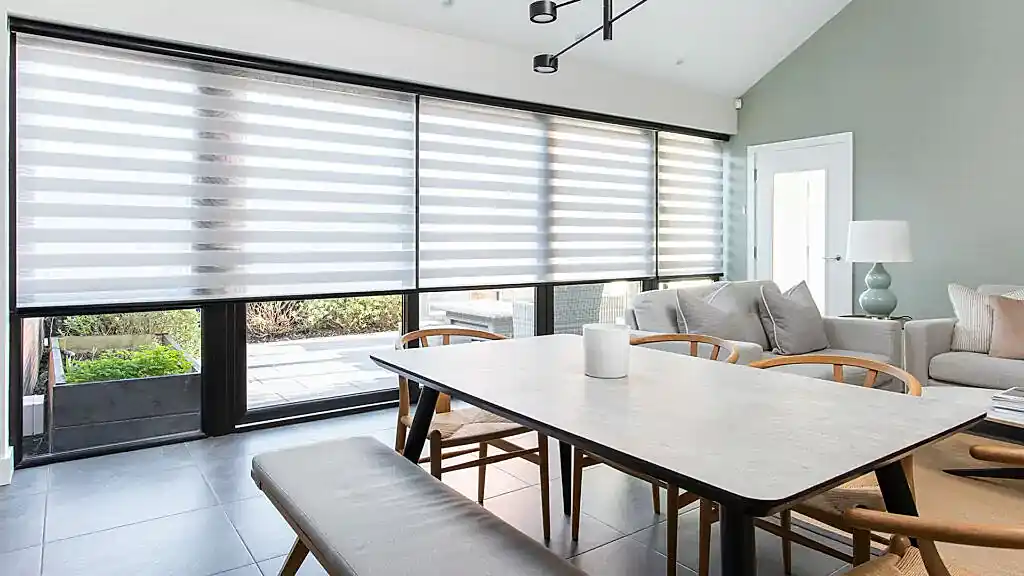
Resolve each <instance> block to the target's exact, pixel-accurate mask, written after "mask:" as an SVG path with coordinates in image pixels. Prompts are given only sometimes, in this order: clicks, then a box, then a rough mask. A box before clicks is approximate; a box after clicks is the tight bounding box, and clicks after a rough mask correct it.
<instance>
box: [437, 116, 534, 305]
mask: <svg viewBox="0 0 1024 576" xmlns="http://www.w3.org/2000/svg"><path fill="white" fill-rule="evenodd" d="M419 121H420V126H419V134H420V165H419V169H420V186H419V191H420V286H422V287H425V288H433V287H454V286H483V285H494V284H517V283H529V282H537V281H542V280H544V279H545V278H546V276H547V265H548V262H547V257H546V253H547V250H548V247H547V230H546V224H547V210H548V208H549V206H548V204H547V198H546V193H545V181H546V178H547V166H546V162H547V160H546V158H547V156H546V152H545V146H546V141H547V136H546V133H545V128H544V126H545V123H544V120H543V118H541V117H540V116H538V115H535V114H530V113H527V112H518V111H514V110H505V109H501V108H493V107H489V106H478V105H473V104H463V103H459V102H452V101H448V100H439V99H434V98H421V99H420V115H419Z"/></svg>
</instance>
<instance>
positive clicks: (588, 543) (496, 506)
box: [484, 483, 624, 558]
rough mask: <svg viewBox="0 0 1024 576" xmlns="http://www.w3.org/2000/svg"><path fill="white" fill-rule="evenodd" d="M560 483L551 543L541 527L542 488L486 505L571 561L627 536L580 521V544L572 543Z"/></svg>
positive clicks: (585, 519)
mask: <svg viewBox="0 0 1024 576" xmlns="http://www.w3.org/2000/svg"><path fill="white" fill-rule="evenodd" d="M559 486H560V485H559V484H558V483H552V485H551V507H550V510H549V513H550V514H551V541H550V542H546V543H545V542H544V530H543V525H542V524H541V516H540V514H541V510H540V487H539V486H531V487H529V488H524V489H522V490H517V491H515V492H510V493H508V494H503V495H501V496H498V497H496V498H491V499H489V500H487V501H486V502H484V507H485V508H487V509H488V510H490V511H491V512H493V513H494V514H495V515H497V516H498V517H499V518H501V519H502V520H504V521H505V522H508V523H509V524H511V525H512V526H515V527H516V528H517V529H518V530H519V531H520V532H523V533H525V534H526V535H528V536H530V537H531V538H533V539H534V540H536V541H538V542H541V543H544V544H545V545H546V546H547V547H548V549H549V550H551V551H552V552H554V553H556V554H559V555H560V556H562V557H563V558H569V557H571V556H575V555H577V554H582V553H584V552H587V551H588V550H593V549H594V548H597V547H598V546H603V545H604V544H607V543H609V542H611V541H613V540H617V539H619V538H622V537H623V536H624V534H622V533H621V532H619V531H617V530H615V529H614V528H612V527H611V526H608V525H606V524H603V523H601V522H598V521H597V520H595V519H593V518H591V517H590V516H587V515H585V514H584V515H583V516H581V517H580V539H579V542H573V541H572V529H571V524H570V521H569V517H568V516H565V515H563V514H562V499H561V496H560V492H561V490H560V488H559Z"/></svg>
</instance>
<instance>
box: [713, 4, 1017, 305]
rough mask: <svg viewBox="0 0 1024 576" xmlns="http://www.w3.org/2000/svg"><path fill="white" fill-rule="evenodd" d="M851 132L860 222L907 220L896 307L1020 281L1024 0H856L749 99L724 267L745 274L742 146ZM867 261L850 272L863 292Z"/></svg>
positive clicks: (895, 272) (734, 146)
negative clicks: (955, 285) (907, 258)
mask: <svg viewBox="0 0 1024 576" xmlns="http://www.w3.org/2000/svg"><path fill="white" fill-rule="evenodd" d="M848 131H849V132H853V133H854V218H855V219H858V220H869V219H892V220H908V221H909V222H910V226H911V235H912V242H913V249H914V262H913V263H907V264H892V265H887V268H888V269H889V270H890V272H891V273H892V276H893V289H894V290H895V291H896V293H897V294H898V295H899V297H900V305H899V308H898V309H897V311H896V312H897V313H898V314H909V315H913V316H914V317H918V318H924V317H935V316H947V315H949V314H950V313H951V310H952V309H951V307H950V306H949V303H948V300H947V297H946V284H948V283H949V282H960V283H963V284H966V285H969V286H976V285H978V284H991V283H1001V284H1002V283H1005V284H1024V0H853V2H852V3H851V4H850V5H849V6H847V7H846V9H844V10H843V11H842V12H840V13H839V14H838V15H837V16H836V17H835V18H833V19H832V21H831V22H829V23H828V24H826V25H825V26H824V27H823V28H822V29H821V30H819V31H818V32H817V33H816V34H815V35H814V36H812V37H811V38H810V39H809V40H808V41H807V42H806V43H804V45H803V46H801V47H800V48H799V49H798V50H797V51H796V52H794V53H793V54H792V55H790V56H789V57H788V58H787V59H786V60H784V61H783V62H782V63H780V64H779V65H778V66H777V67H776V68H775V69H774V70H773V71H772V72H771V73H769V74H768V75H767V76H765V77H764V78H763V79H762V80H761V81H760V82H759V83H758V84H757V85H755V86H754V87H753V88H751V90H750V91H749V92H748V93H747V94H746V95H744V97H743V109H742V110H741V111H740V115H739V135H738V136H737V137H736V138H734V140H733V141H732V143H731V151H732V154H733V158H734V165H733V168H734V169H733V170H732V176H733V177H732V179H731V180H732V185H733V186H732V189H731V193H730V197H729V200H728V207H729V210H728V212H727V214H728V222H727V228H726V230H727V231H726V233H727V242H728V247H727V254H728V256H729V265H728V274H729V276H730V277H732V278H737V279H740V278H745V277H746V275H747V270H746V257H745V255H746V249H745V246H746V241H747V240H746V238H747V231H746V216H745V215H744V213H743V207H744V204H745V196H746V180H745V166H744V163H745V158H746V147H747V146H748V145H752V144H761V143H765V142H775V141H780V140H790V139H795V138H805V137H809V136H818V135H823V134H831V133H836V132H848ZM866 270H867V266H866V265H857V267H856V270H855V280H854V282H855V286H856V288H855V297H856V295H857V294H859V293H860V291H861V290H862V288H861V286H862V284H861V279H862V278H863V276H864V274H865V273H866Z"/></svg>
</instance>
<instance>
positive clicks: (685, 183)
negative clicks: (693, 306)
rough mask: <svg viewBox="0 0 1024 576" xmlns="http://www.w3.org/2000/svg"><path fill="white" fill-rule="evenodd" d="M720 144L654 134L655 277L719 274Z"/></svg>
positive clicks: (720, 211) (720, 230)
mask: <svg viewBox="0 0 1024 576" xmlns="http://www.w3.org/2000/svg"><path fill="white" fill-rule="evenodd" d="M724 172H725V165H724V154H723V150H722V144H721V142H718V141H715V140H709V139H707V138H698V137H695V136H686V135H683V134H672V133H668V132H659V133H658V274H659V275H660V276H663V277H670V276H686V275H696V274H720V273H721V272H722V246H723V241H722V219H723V210H724V207H723V196H724V193H723V191H724V186H725V179H724Z"/></svg>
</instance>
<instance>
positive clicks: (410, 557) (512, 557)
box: [252, 438, 583, 576]
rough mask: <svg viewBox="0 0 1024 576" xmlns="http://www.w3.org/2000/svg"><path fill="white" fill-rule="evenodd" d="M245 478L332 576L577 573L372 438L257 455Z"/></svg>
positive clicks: (294, 562)
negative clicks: (250, 471)
mask: <svg viewBox="0 0 1024 576" xmlns="http://www.w3.org/2000/svg"><path fill="white" fill-rule="evenodd" d="M252 477H253V480H255V481H256V484H257V486H259V488H260V490H262V491H263V493H264V494H266V495H267V498H269V499H270V501H271V502H272V503H273V504H274V506H275V507H276V508H277V510H278V511H279V512H280V513H281V515H282V516H284V519H285V520H286V521H287V522H288V524H290V525H291V527H292V529H294V530H295V533H296V534H297V535H298V538H297V539H296V541H295V545H294V546H293V547H292V551H291V554H289V555H288V558H287V560H286V561H285V563H284V567H283V568H282V569H281V574H282V575H289V576H290V575H294V574H295V573H296V571H297V570H298V569H299V566H300V565H301V564H302V561H303V560H304V559H305V558H306V556H307V555H308V554H309V553H310V552H312V553H313V556H315V557H316V559H317V560H319V561H320V564H321V565H323V567H324V568H325V569H326V570H327V573H328V574H331V575H332V576H342V575H344V576H356V575H358V576H366V575H374V576H376V575H389V576H390V575H395V576H399V575H402V576H404V575H413V574H415V575H417V576H433V575H436V576H442V575H443V576H452V575H458V574H472V575H473V576H485V575H495V576H497V575H507V574H516V575H518V576H533V575H537V576H540V575H545V576H548V575H560V574H566V575H569V574H571V575H573V576H579V575H581V574H583V572H581V571H580V570H578V569H577V568H575V567H573V566H572V565H571V564H569V563H568V562H566V561H565V560H563V559H561V558H559V557H558V556H556V555H554V554H552V553H551V552H550V551H548V550H547V548H545V547H544V546H542V545H541V544H539V543H538V542H536V541H534V540H532V539H531V538H529V537H528V536H526V535H525V534H522V533H521V532H519V531H517V530H516V529H515V528H513V527H511V526H510V525H508V524H506V523H505V522H503V521H502V520H501V519H499V518H498V517H497V516H494V515H493V514H491V513H490V512H488V511H487V510H485V509H484V508H483V507H482V506H479V505H478V504H476V503H475V502H472V501H470V500H469V499H467V498H465V497H464V496H462V495H461V494H459V493H458V492H456V491H455V490H453V489H452V488H450V487H448V486H446V485H444V484H442V483H441V482H439V481H438V480H436V479H435V478H433V477H432V476H431V475H430V474H428V473H427V472H426V471H424V470H423V469H422V468H420V467H419V466H417V465H416V464H413V463H412V462H409V461H408V460H406V459H405V458H403V457H402V456H401V455H399V454H398V453H396V452H395V451H393V450H392V449H390V448H388V447H387V446H384V445H383V444H381V443H380V442H377V441H376V440H374V439H372V438H348V439H342V440H331V441H328V442H321V443H318V444H312V445H308V446H301V447H298V448H290V449H286V450H281V451H277V452H269V453H266V454H260V455H259V456H256V457H255V458H253V460H252Z"/></svg>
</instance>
